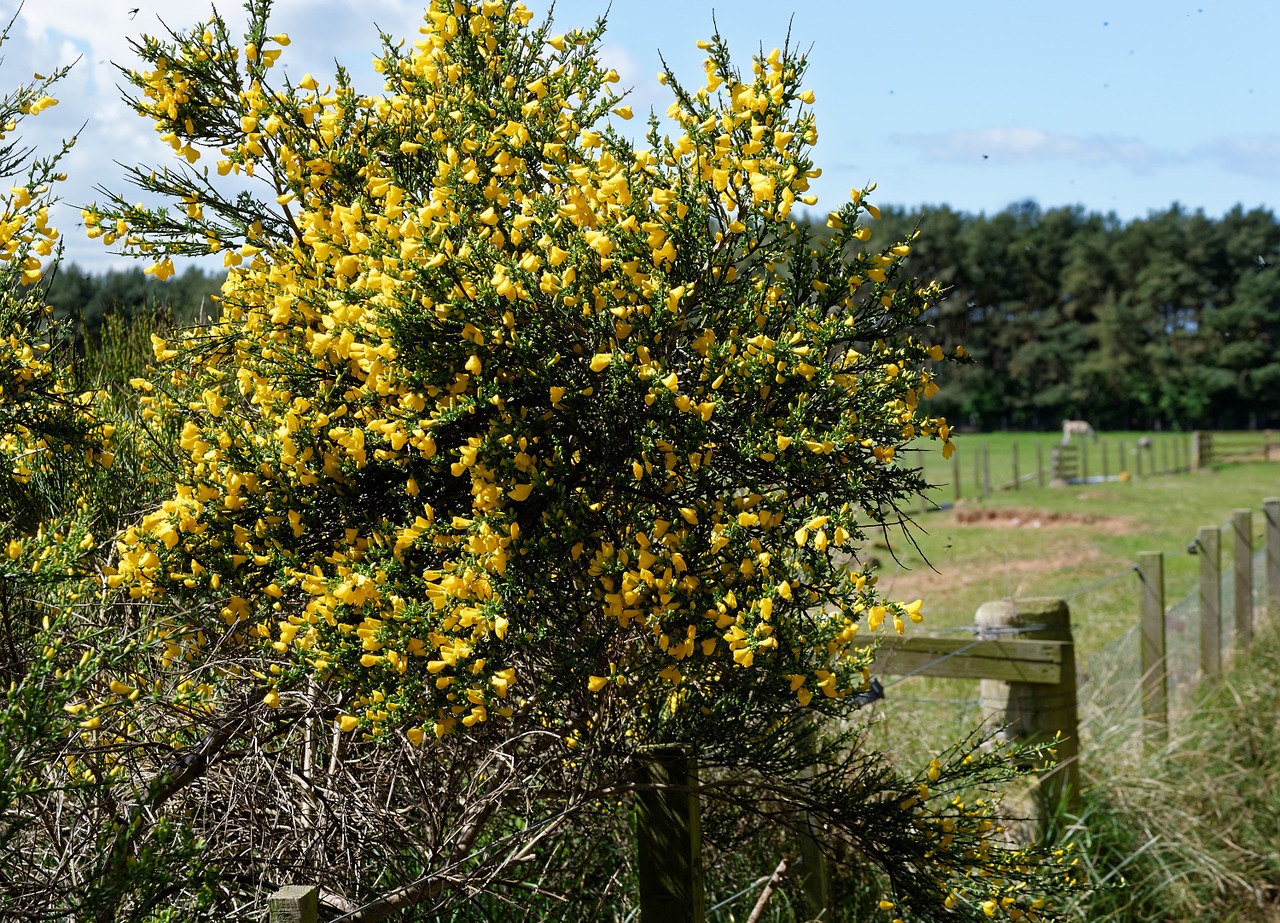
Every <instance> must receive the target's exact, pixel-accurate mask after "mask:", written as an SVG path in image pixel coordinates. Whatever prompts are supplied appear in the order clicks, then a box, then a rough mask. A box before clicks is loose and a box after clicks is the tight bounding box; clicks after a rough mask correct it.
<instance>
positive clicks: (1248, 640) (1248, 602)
mask: <svg viewBox="0 0 1280 923" xmlns="http://www.w3.org/2000/svg"><path fill="white" fill-rule="evenodd" d="M1231 531H1232V533H1233V541H1232V547H1233V551H1232V554H1233V555H1234V556H1235V565H1234V571H1235V578H1236V579H1235V587H1236V613H1235V614H1236V624H1235V631H1236V638H1235V649H1236V650H1237V651H1243V650H1247V649H1248V647H1249V645H1251V644H1253V512H1252V510H1236V511H1235V513H1233V514H1232V516H1231Z"/></svg>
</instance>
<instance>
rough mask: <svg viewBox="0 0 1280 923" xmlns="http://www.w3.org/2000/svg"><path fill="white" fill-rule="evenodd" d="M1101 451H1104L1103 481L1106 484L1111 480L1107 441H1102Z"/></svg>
mask: <svg viewBox="0 0 1280 923" xmlns="http://www.w3.org/2000/svg"><path fill="white" fill-rule="evenodd" d="M1101 450H1102V480H1103V482H1104V483H1105V482H1107V481H1109V480H1111V465H1110V464H1109V463H1108V461H1107V442H1106V440H1105V439H1104V440H1103V441H1102V446H1101Z"/></svg>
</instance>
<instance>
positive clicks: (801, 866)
mask: <svg viewBox="0 0 1280 923" xmlns="http://www.w3.org/2000/svg"><path fill="white" fill-rule="evenodd" d="M808 722H809V724H808V733H807V735H806V741H805V744H804V746H805V747H806V749H808V750H809V752H810V753H815V752H817V749H818V748H817V741H816V739H815V736H816V735H817V734H818V733H819V730H820V728H819V724H818V722H817V720H816V717H814V716H810V717H809V718H808ZM806 774H809V775H811V773H806ZM800 827H801V829H800V831H799V836H798V837H797V840H798V843H797V845H798V847H799V848H798V850H797V852H798V853H799V857H798V858H799V861H798V862H796V863H794V864H793V865H792V870H793V874H794V875H795V877H796V879H798V883H799V885H800V893H801V900H802V902H803V905H804V906H803V909H804V919H806V920H822V921H826V920H830V919H831V913H832V909H831V872H830V869H829V868H828V866H827V854H826V851H825V850H824V848H823V844H822V840H821V838H820V834H821V830H820V829H819V827H818V825H817V824H816V823H815V821H814V818H813V817H812V815H809V814H805V815H804V816H803V817H802V818H801V822H800Z"/></svg>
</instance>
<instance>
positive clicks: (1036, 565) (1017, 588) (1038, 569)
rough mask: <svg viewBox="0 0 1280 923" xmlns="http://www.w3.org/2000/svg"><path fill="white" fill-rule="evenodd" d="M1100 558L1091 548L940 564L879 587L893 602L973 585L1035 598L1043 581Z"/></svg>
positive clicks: (904, 574) (926, 597)
mask: <svg viewBox="0 0 1280 923" xmlns="http://www.w3.org/2000/svg"><path fill="white" fill-rule="evenodd" d="M1102 559H1103V555H1102V554H1101V552H1099V551H1097V550H1096V549H1094V548H1082V549H1079V550H1072V551H1064V552H1059V553H1057V554H1052V555H1044V556H1042V557H1037V558H1025V559H1023V558H1015V559H1011V560H1006V561H990V562H986V563H984V564H983V566H982V567H980V568H974V567H950V566H948V565H946V564H943V565H940V567H939V569H938V570H933V569H932V568H929V567H923V566H922V567H919V568H916V569H914V570H909V571H899V572H897V573H890V574H885V576H884V577H883V578H882V584H881V586H882V588H883V589H885V590H886V591H887V592H888V594H889V595H890V596H892V597H893V598H894V599H907V600H910V599H924V600H926V601H928V600H929V599H931V598H932V599H937V598H939V596H940V595H941V594H944V593H946V594H949V595H953V596H954V595H956V594H957V593H959V592H960V591H962V590H964V589H965V588H966V587H969V586H971V585H973V584H976V583H985V584H988V585H990V586H992V587H993V589H998V590H999V594H998V595H1001V596H1012V597H1017V596H1023V595H1027V593H1032V594H1033V595H1034V592H1035V588H1036V587H1037V586H1039V585H1041V584H1042V583H1043V581H1044V578H1046V577H1047V576H1049V575H1051V574H1056V573H1061V572H1062V571H1065V570H1070V569H1072V568H1076V567H1084V566H1086V565H1089V564H1095V563H1096V562H1098V561H1100V560H1102Z"/></svg>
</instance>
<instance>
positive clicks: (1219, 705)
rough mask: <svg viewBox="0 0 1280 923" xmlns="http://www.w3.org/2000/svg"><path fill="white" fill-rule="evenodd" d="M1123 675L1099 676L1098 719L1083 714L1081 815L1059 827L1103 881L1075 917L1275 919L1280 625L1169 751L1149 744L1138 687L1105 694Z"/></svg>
mask: <svg viewBox="0 0 1280 923" xmlns="http://www.w3.org/2000/svg"><path fill="white" fill-rule="evenodd" d="M1123 673H1127V671H1120V672H1119V673H1116V674H1113V675H1112V676H1110V677H1105V676H1100V677H1098V678H1096V679H1095V685H1097V686H1098V687H1099V688H1096V689H1095V691H1094V695H1093V696H1092V700H1093V704H1092V708H1091V712H1092V713H1086V715H1084V716H1083V718H1084V723H1085V725H1086V727H1087V729H1088V730H1087V731H1086V733H1088V734H1089V735H1090V737H1091V739H1089V740H1086V742H1085V744H1086V746H1085V748H1084V749H1083V752H1084V753H1085V755H1086V756H1085V760H1086V761H1085V762H1084V763H1083V765H1082V767H1081V769H1082V777H1083V778H1084V779H1085V780H1086V781H1085V783H1084V791H1083V794H1082V799H1081V803H1082V807H1081V810H1080V813H1079V814H1078V815H1076V816H1071V815H1066V814H1060V815H1059V816H1058V817H1057V819H1056V820H1057V825H1058V826H1057V831H1056V834H1057V835H1058V836H1059V837H1061V838H1062V839H1064V840H1069V841H1073V842H1075V843H1076V844H1077V849H1078V850H1079V853H1080V856H1081V861H1082V864H1083V865H1084V866H1085V867H1086V870H1087V873H1088V875H1089V878H1090V880H1091V881H1092V883H1093V885H1094V890H1093V891H1092V892H1091V893H1089V894H1088V895H1086V896H1084V897H1082V898H1079V899H1077V901H1076V902H1075V903H1074V904H1073V905H1072V906H1071V907H1069V908H1067V909H1068V912H1069V917H1070V918H1071V919H1075V920H1081V921H1086V920H1087V921H1089V923H1101V921H1106V923H1130V921H1132V923H1138V921H1143V923H1145V921H1152V920H1169V921H1188V923H1189V921H1194V920H1234V921H1241V923H1244V921H1264V920H1274V919H1275V918H1276V908H1275V907H1274V906H1273V902H1274V900H1275V898H1276V892H1277V888H1276V883H1278V882H1280V734H1277V731H1278V730H1280V687H1278V686H1277V684H1276V680H1275V678H1276V676H1277V675H1280V629H1278V628H1277V626H1275V625H1268V626H1267V627H1266V628H1264V629H1263V630H1262V631H1261V632H1260V633H1259V634H1258V635H1257V636H1256V638H1255V642H1254V646H1253V647H1252V649H1251V650H1250V651H1249V652H1248V653H1247V654H1241V655H1239V656H1238V657H1237V659H1236V662H1235V663H1234V665H1233V666H1232V667H1231V668H1230V669H1229V670H1228V671H1227V672H1226V673H1225V674H1224V675H1223V676H1222V677H1220V678H1219V679H1217V680H1207V681H1205V682H1203V683H1202V685H1201V687H1200V689H1199V690H1198V692H1197V695H1196V696H1195V698H1194V700H1193V703H1192V705H1191V707H1190V708H1189V709H1188V710H1187V712H1186V713H1185V714H1184V715H1183V716H1182V717H1181V720H1180V721H1179V722H1178V723H1177V724H1176V725H1175V726H1174V727H1173V728H1172V729H1171V733H1170V738H1169V742H1168V743H1167V745H1164V746H1161V747H1160V748H1158V749H1155V750H1151V749H1150V748H1148V747H1146V746H1144V744H1143V735H1142V730H1143V729H1142V725H1141V719H1140V718H1138V717H1136V715H1137V713H1138V712H1139V709H1138V708H1137V707H1136V702H1134V701H1126V699H1133V698H1134V697H1135V696H1136V695H1137V693H1136V691H1133V692H1126V691H1125V690H1123V689H1121V688H1119V687H1118V686H1117V685H1112V688H1111V689H1110V690H1108V689H1106V688H1105V686H1106V685H1108V684H1112V683H1114V682H1115V681H1116V680H1117V679H1119V678H1120V675H1121V674H1123ZM1128 688H1129V689H1130V690H1132V689H1133V686H1132V685H1130V686H1129V687H1128ZM1108 692H1110V693H1111V694H1110V695H1109V694H1108ZM1117 715H1119V716H1121V717H1119V718H1117V717H1116V716H1117ZM1104 716H1110V717H1109V718H1107V717H1104ZM1123 716H1132V717H1123Z"/></svg>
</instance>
